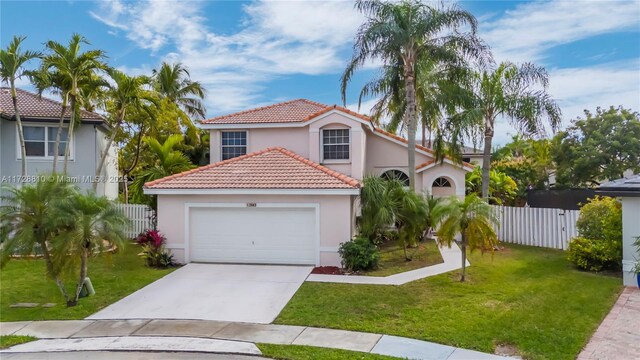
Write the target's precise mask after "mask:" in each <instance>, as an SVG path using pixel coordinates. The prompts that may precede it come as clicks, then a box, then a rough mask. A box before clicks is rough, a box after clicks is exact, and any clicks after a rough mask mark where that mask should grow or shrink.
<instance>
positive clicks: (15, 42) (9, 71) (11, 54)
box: [0, 36, 40, 176]
mask: <svg viewBox="0 0 640 360" xmlns="http://www.w3.org/2000/svg"><path fill="white" fill-rule="evenodd" d="M25 39H26V37H24V36H14V37H13V39H12V40H11V42H10V43H9V45H8V46H7V48H6V49H0V79H1V80H2V81H3V82H5V83H8V84H9V87H10V88H11V90H10V91H11V100H12V101H13V112H14V113H15V118H16V124H17V126H18V139H19V141H20V156H21V157H22V159H21V163H22V176H26V175H27V149H26V146H25V142H24V131H23V128H22V120H21V119H20V107H19V105H18V94H17V93H16V80H18V79H20V78H21V77H22V76H24V75H27V72H26V70H25V68H24V66H25V64H26V63H28V62H29V61H30V60H33V59H35V58H38V57H40V53H39V52H36V51H30V50H26V51H22V49H20V46H21V45H22V42H23V41H24V40H25Z"/></svg>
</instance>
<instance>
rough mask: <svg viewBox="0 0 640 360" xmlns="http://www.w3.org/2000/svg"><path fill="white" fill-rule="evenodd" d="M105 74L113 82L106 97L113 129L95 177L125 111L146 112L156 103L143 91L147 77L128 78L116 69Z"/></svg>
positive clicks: (99, 172)
mask: <svg viewBox="0 0 640 360" xmlns="http://www.w3.org/2000/svg"><path fill="white" fill-rule="evenodd" d="M107 72H108V74H109V76H110V77H111V79H112V80H113V85H111V86H110V88H109V90H108V91H107V97H108V98H109V101H110V102H111V103H112V106H113V109H112V111H113V113H114V117H115V123H114V124H112V126H113V129H112V130H111V135H110V136H109V139H108V140H107V144H106V146H105V148H104V149H103V150H102V154H100V161H99V162H98V167H97V168H96V177H99V176H100V175H101V174H102V169H103V168H104V163H105V161H106V159H107V156H108V154H109V150H110V149H111V146H112V145H113V141H114V140H115V138H116V135H117V134H118V132H119V131H120V128H121V126H122V123H123V122H124V121H125V117H126V114H127V109H128V108H129V107H130V106H133V107H135V108H138V109H143V110H145V109H147V110H148V109H149V106H150V104H151V105H153V104H155V103H156V100H155V98H154V97H153V94H152V93H151V92H150V91H149V90H147V89H145V86H146V85H149V84H150V83H151V79H149V77H147V76H141V75H139V76H128V75H127V74H125V73H123V72H122V71H119V70H116V69H109V70H107ZM148 114H149V116H153V114H152V112H151V111H148ZM97 188H98V182H94V183H93V190H94V191H96V190H97Z"/></svg>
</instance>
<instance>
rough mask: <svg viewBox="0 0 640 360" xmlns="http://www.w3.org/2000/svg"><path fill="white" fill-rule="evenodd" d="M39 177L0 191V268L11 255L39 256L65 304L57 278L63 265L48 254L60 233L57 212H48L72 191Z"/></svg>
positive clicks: (63, 290) (49, 179) (61, 183)
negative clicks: (0, 196)
mask: <svg viewBox="0 0 640 360" xmlns="http://www.w3.org/2000/svg"><path fill="white" fill-rule="evenodd" d="M43 177H44V178H43V181H38V182H36V183H35V184H25V185H23V186H21V187H8V188H6V191H5V192H3V193H4V195H3V196H2V198H1V199H2V200H1V201H0V204H2V206H0V209H1V210H0V240H2V241H1V244H2V246H0V267H4V266H5V265H6V263H7V261H9V259H11V256H12V255H13V254H20V255H34V254H35V255H37V254H41V255H42V257H43V259H44V262H45V265H46V272H47V275H48V276H49V277H50V278H51V279H52V280H53V281H54V282H55V283H56V285H57V286H58V289H59V290H60V292H61V293H62V296H64V298H65V300H67V301H68V300H69V296H68V294H67V291H66V289H65V287H64V284H63V282H62V279H61V274H62V272H63V270H64V266H63V264H61V263H59V262H58V261H57V260H58V257H57V256H54V254H53V253H52V251H53V250H55V248H54V247H53V246H52V245H53V241H55V240H56V239H59V238H58V235H59V233H60V229H59V228H58V226H57V225H58V223H57V220H56V217H57V216H58V213H57V212H56V211H52V209H53V208H55V207H56V206H57V204H58V203H59V202H60V201H62V199H65V198H68V197H70V196H72V194H73V192H74V190H73V189H72V188H71V186H70V185H69V184H68V183H66V182H63V181H58V178H57V177H55V176H52V177H47V176H43Z"/></svg>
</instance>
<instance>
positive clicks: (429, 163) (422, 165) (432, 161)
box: [416, 160, 436, 170]
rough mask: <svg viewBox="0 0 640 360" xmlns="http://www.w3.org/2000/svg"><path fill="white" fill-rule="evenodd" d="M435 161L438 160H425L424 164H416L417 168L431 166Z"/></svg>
mask: <svg viewBox="0 0 640 360" xmlns="http://www.w3.org/2000/svg"><path fill="white" fill-rule="evenodd" d="M434 162H436V161H435V160H429V161H425V162H423V163H422V164H420V165H418V166H416V170H419V169H422V168H423V167H425V166H429V165H431V164H433V163H434Z"/></svg>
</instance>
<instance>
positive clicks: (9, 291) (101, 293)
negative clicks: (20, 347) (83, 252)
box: [0, 244, 173, 321]
mask: <svg viewBox="0 0 640 360" xmlns="http://www.w3.org/2000/svg"><path fill="white" fill-rule="evenodd" d="M139 252H140V247H138V246H136V245H132V244H128V245H127V246H126V247H125V249H124V250H123V251H121V252H119V253H117V254H103V255H100V256H98V257H95V258H92V259H90V261H89V277H90V278H91V282H92V284H93V287H94V288H95V291H96V295H94V296H90V297H87V298H81V299H80V301H79V303H78V305H77V306H74V307H71V308H67V307H66V305H65V302H64V298H63V297H62V295H61V294H60V292H59V290H58V288H57V287H56V285H55V283H54V282H53V281H52V280H50V279H49V278H48V277H47V276H46V274H45V264H44V261H43V260H11V261H10V262H9V263H8V264H7V266H6V267H5V268H4V269H2V271H0V321H23V320H53V319H83V318H85V317H87V316H89V315H91V314H93V313H95V312H96V311H98V310H100V309H102V308H104V307H106V306H107V305H109V304H111V303H113V302H115V301H117V300H120V299H121V298H123V297H125V296H127V295H129V294H131V293H133V292H134V291H136V290H138V289H140V288H142V287H143V286H145V285H147V284H149V283H151V282H153V281H155V280H157V279H159V278H161V277H162V276H164V275H166V274H168V273H170V272H171V271H173V269H166V270H158V269H153V268H148V267H146V266H145V265H144V260H143V259H141V258H140V257H139V256H138V255H137V254H138V253H139ZM74 280H75V279H68V280H67V281H66V282H65V283H66V285H67V288H68V289H69V290H70V291H72V286H74V283H75V281H74ZM76 281H77V280H76ZM15 303H39V304H40V306H37V307H34V308H11V307H10V305H11V304H15ZM46 303H55V304H56V305H55V306H53V307H51V308H44V307H42V304H46Z"/></svg>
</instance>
